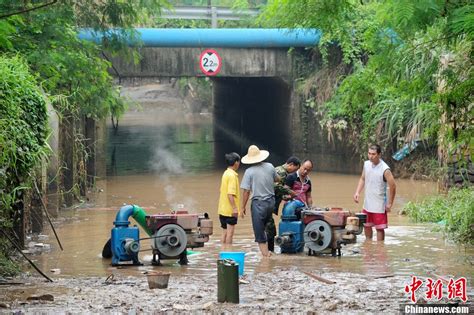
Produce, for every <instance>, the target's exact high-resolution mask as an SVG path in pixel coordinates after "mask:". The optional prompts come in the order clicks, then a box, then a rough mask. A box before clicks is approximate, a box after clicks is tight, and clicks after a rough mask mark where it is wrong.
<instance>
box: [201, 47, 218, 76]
mask: <svg viewBox="0 0 474 315" xmlns="http://www.w3.org/2000/svg"><path fill="white" fill-rule="evenodd" d="M221 66H222V59H221V57H220V56H219V54H218V53H217V51H215V50H214V49H206V50H204V51H203V52H202V53H201V56H200V57H199V67H200V68H201V71H202V73H204V74H205V75H207V76H213V75H216V74H218V73H219V71H220V70H221Z"/></svg>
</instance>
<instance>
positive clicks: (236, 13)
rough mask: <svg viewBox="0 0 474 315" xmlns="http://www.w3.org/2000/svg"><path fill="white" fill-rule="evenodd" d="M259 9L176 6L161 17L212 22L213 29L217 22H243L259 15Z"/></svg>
mask: <svg viewBox="0 0 474 315" xmlns="http://www.w3.org/2000/svg"><path fill="white" fill-rule="evenodd" d="M259 12H260V11H259V10H258V9H242V10H232V9H230V8H225V7H196V6H176V7H174V8H173V9H164V10H163V11H162V13H161V17H162V18H165V19H188V20H211V21H212V27H213V28H216V27H217V20H241V19H243V18H248V17H254V16H257V15H258V14H259Z"/></svg>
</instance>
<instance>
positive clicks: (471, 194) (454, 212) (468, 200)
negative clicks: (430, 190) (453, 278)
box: [404, 187, 474, 244]
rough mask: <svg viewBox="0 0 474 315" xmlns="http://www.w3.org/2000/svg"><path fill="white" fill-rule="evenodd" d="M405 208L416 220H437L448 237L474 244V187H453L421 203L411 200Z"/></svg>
mask: <svg viewBox="0 0 474 315" xmlns="http://www.w3.org/2000/svg"><path fill="white" fill-rule="evenodd" d="M404 210H405V211H406V212H407V213H408V215H409V216H410V218H412V219H413V220H415V222H436V223H438V224H439V227H440V229H441V230H443V232H445V233H446V234H447V236H448V238H451V239H453V240H454V241H456V242H459V243H463V244H474V187H469V188H464V189H452V190H450V191H449V193H448V194H447V196H445V195H439V196H433V197H430V198H427V199H425V200H424V201H422V202H420V203H414V202H409V203H408V204H407V205H406V206H405V208H404Z"/></svg>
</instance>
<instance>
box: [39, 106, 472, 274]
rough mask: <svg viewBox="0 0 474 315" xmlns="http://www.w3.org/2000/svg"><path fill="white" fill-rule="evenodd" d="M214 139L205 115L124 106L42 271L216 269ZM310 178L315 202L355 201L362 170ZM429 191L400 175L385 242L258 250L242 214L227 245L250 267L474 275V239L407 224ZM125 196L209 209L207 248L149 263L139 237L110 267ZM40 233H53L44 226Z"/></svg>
mask: <svg viewBox="0 0 474 315" xmlns="http://www.w3.org/2000/svg"><path fill="white" fill-rule="evenodd" d="M143 110H145V112H144V111H143ZM146 110H147V111H146ZM216 145H218V144H216V143H214V142H213V140H212V119H211V117H210V116H209V115H199V114H196V115H182V114H181V115H178V116H177V115H176V111H174V110H168V111H164V110H161V111H160V110H157V109H156V108H154V107H153V106H152V105H150V104H148V105H147V104H145V105H143V109H142V110H136V111H132V112H130V113H128V114H127V116H125V117H124V118H123V119H122V121H121V123H120V125H119V130H118V132H117V133H114V131H113V130H109V141H108V152H107V170H108V177H107V178H106V179H104V180H102V181H99V183H98V188H99V193H97V196H96V198H95V199H96V200H95V201H96V202H95V204H94V206H91V207H90V208H86V209H81V210H76V211H69V212H63V213H62V216H64V217H68V220H66V221H65V222H64V223H62V224H60V225H59V226H58V227H57V231H58V234H59V236H60V238H61V242H62V244H63V246H64V251H60V250H59V249H58V246H57V245H56V243H55V242H54V237H52V236H50V238H49V242H50V243H51V244H52V250H51V251H50V252H47V253H44V254H42V255H38V256H36V257H35V260H36V262H37V263H38V264H39V266H40V268H42V270H45V271H49V270H50V269H52V268H59V269H61V274H62V275H64V276H76V275H97V276H104V277H105V276H107V275H109V274H111V273H120V274H131V275H137V274H139V273H140V272H143V271H145V270H150V269H153V268H161V269H162V270H167V271H171V272H173V273H175V274H209V273H212V274H215V270H216V260H217V257H218V253H219V252H220V251H221V250H222V249H221V245H220V241H219V239H220V236H221V229H220V225H219V222H218V215H217V209H216V207H217V201H218V194H219V184H220V177H221V175H222V172H223V169H216V167H215V165H216V163H215V161H214V158H213V156H214V154H213V152H214V150H215V146H216ZM288 153H289V154H288V155H290V152H288ZM300 158H304V157H300ZM315 162H317V161H315ZM281 163H283V161H281ZM243 171H244V169H243V168H242V169H240V170H239V174H240V177H242V174H243ZM117 175H120V176H117ZM311 179H312V181H313V183H314V186H313V199H314V204H315V205H317V206H321V207H326V206H339V207H344V208H346V209H351V210H353V211H360V210H361V209H360V208H358V207H360V206H358V205H355V204H354V203H353V201H352V195H353V192H354V190H355V187H356V185H357V182H358V176H355V175H343V174H335V173H313V174H311ZM435 191H436V184H435V183H431V182H421V181H417V182H415V181H410V180H397V197H396V200H395V208H394V209H393V212H392V213H391V214H390V216H389V229H388V230H387V232H386V242H385V244H378V243H376V242H374V243H372V242H365V241H364V237H363V236H359V237H358V240H357V243H356V244H351V245H348V246H345V247H343V250H342V252H343V256H342V257H340V258H333V257H330V256H317V257H308V256H307V255H305V254H304V253H301V254H296V255H290V254H277V255H274V256H273V258H271V259H270V260H266V259H261V258H260V255H259V250H258V247H257V246H256V243H254V241H253V233H252V228H251V221H250V218H249V217H246V218H245V219H243V220H241V219H239V223H238V225H237V227H236V231H235V237H234V239H235V243H234V245H233V246H232V248H231V250H235V251H244V252H245V253H246V259H245V272H246V273H253V272H269V271H271V270H272V269H273V268H275V267H280V268H281V267H290V266H300V267H302V268H304V269H305V270H311V269H313V270H314V272H315V273H320V274H322V273H324V271H344V272H348V271H352V272H356V273H361V274H370V275H381V276H383V275H390V274H402V275H411V274H426V272H427V271H436V273H437V274H440V275H452V276H465V277H467V278H469V279H472V263H473V262H472V259H473V254H474V250H473V249H472V248H468V249H464V248H462V247H458V246H456V245H453V244H450V243H448V242H445V241H444V240H443V238H442V236H441V235H440V234H438V233H434V232H431V231H430V227H429V226H427V225H417V224H413V223H411V222H409V220H408V219H407V218H406V217H403V216H399V215H397V211H398V210H400V209H401V207H402V206H403V205H404V204H405V203H406V202H408V201H410V200H416V199H418V198H421V197H423V196H425V195H427V194H432V193H434V192H435ZM123 204H137V205H140V206H141V207H143V208H144V209H145V210H146V211H147V212H148V213H149V214H156V213H159V212H168V211H169V210H170V209H176V208H177V207H178V205H184V208H186V209H188V210H190V211H192V212H204V211H206V212H208V213H209V214H210V216H211V218H212V219H213V221H214V235H212V236H211V240H210V242H209V243H206V244H205V246H204V248H199V249H196V251H197V253H195V254H193V255H191V256H190V257H189V261H190V262H189V265H188V266H180V265H178V264H177V263H176V262H175V261H174V260H170V261H166V260H165V261H163V263H164V266H163V267H152V266H151V265H150V261H151V258H152V255H151V252H150V251H149V249H150V242H149V240H145V241H142V242H141V248H142V249H143V250H144V251H143V252H142V253H141V254H140V259H141V260H142V261H143V262H144V266H141V267H130V268H123V269H117V268H114V267H111V266H110V260H103V259H102V258H101V256H100V253H101V251H102V247H103V245H104V243H105V242H106V241H107V239H108V238H109V237H110V230H111V228H112V227H113V221H114V219H115V215H116V212H117V211H118V209H120V207H121V206H122V205H123ZM131 220H132V221H133V219H131ZM133 224H134V223H133ZM46 232H47V233H49V234H50V235H52V234H51V233H50V231H46ZM140 233H141V236H142V237H144V236H145V235H146V233H145V232H144V231H143V230H141V232H140ZM228 250H229V249H228V248H227V249H226V251H228ZM277 250H278V249H277Z"/></svg>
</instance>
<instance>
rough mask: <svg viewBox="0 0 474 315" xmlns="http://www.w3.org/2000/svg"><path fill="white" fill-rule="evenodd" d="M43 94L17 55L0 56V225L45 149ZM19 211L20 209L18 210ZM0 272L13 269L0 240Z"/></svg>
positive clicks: (7, 221) (4, 225) (6, 224)
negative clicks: (9, 56)
mask: <svg viewBox="0 0 474 315" xmlns="http://www.w3.org/2000/svg"><path fill="white" fill-rule="evenodd" d="M47 121H48V115H47V111H46V101H45V97H44V96H43V94H42V93H41V90H40V89H39V88H38V86H37V85H36V80H35V78H34V77H33V76H32V75H31V74H30V72H29V69H28V66H27V65H26V63H25V62H24V60H22V59H21V58H19V57H12V58H8V57H4V56H2V57H0V228H1V229H2V230H5V229H8V228H11V227H12V226H13V225H14V222H13V217H14V211H15V210H14V205H15V203H17V202H18V201H19V200H22V198H23V190H24V189H26V188H27V187H28V186H29V182H30V180H31V176H32V173H33V172H32V171H33V170H34V168H35V167H36V166H37V165H38V164H39V163H40V161H41V159H42V157H43V156H44V154H45V152H46V147H47V144H46V137H47V131H48V129H47ZM20 211H21V210H20ZM0 241H1V244H0V245H2V246H0V270H1V274H12V273H14V272H15V270H16V267H15V264H14V263H13V262H12V261H10V260H9V259H8V252H7V250H8V248H7V247H6V246H3V245H4V244H5V241H3V240H0Z"/></svg>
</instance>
